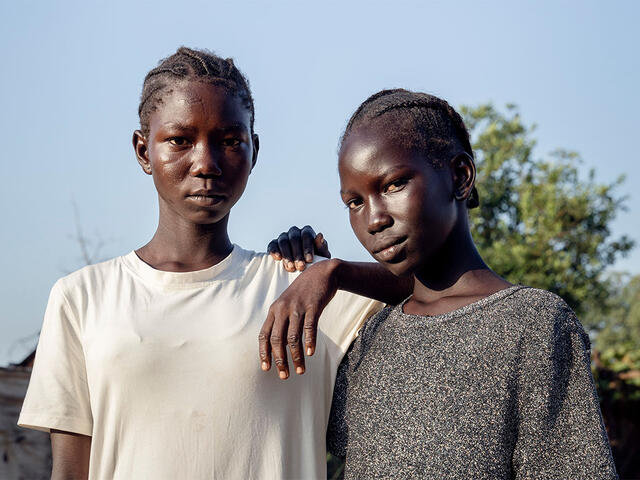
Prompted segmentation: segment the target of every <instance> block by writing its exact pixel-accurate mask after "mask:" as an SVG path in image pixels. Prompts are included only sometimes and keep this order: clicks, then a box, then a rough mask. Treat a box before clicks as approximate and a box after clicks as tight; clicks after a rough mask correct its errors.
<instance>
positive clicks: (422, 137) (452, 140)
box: [340, 88, 479, 208]
mask: <svg viewBox="0 0 640 480" xmlns="http://www.w3.org/2000/svg"><path fill="white" fill-rule="evenodd" d="M372 122H376V123H382V124H383V126H384V131H385V132H388V135H390V136H392V137H393V138H394V141H397V142H398V143H400V144H401V145H403V146H404V147H407V148H411V149H416V150H419V151H423V152H424V153H425V154H426V156H427V157H428V158H429V159H430V161H431V162H432V164H433V165H434V166H436V167H442V165H443V164H442V161H441V159H442V158H443V157H445V156H447V155H451V154H455V153H456V152H455V151H456V150H457V151H460V149H462V150H463V151H464V152H466V153H467V154H468V155H469V156H470V157H471V158H474V156H473V149H472V148H471V142H470V140H469V132H468V131H467V127H466V126H465V125H464V121H463V120H462V117H461V116H460V114H459V113H458V112H456V111H455V110H454V109H453V107H451V105H449V104H448V103H447V102H446V101H445V100H442V99H441V98H438V97H435V96H433V95H429V94H426V93H420V92H412V91H409V90H405V89H401V88H397V89H390V90H381V91H380V92H377V93H374V94H373V95H371V96H370V97H369V98H367V99H366V100H365V101H364V102H362V104H361V105H360V106H359V107H358V108H357V110H356V111H355V112H354V114H353V115H352V116H351V118H350V119H349V122H348V123H347V126H346V128H345V130H344V133H343V134H342V138H341V139H340V149H342V146H343V145H344V142H345V140H346V138H347V137H348V136H349V134H350V133H351V132H352V131H353V130H354V129H356V128H357V127H360V126H362V125H365V124H370V123H372ZM478 205H479V198H478V191H477V190H476V187H475V186H474V187H473V189H472V191H471V194H470V196H469V198H468V199H467V207H468V208H475V207H477V206H478Z"/></svg>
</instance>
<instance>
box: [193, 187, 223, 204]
mask: <svg viewBox="0 0 640 480" xmlns="http://www.w3.org/2000/svg"><path fill="white" fill-rule="evenodd" d="M187 198H188V199H189V200H190V201H192V202H195V203H197V204H199V205H203V206H212V205H217V204H218V203H220V202H222V201H223V200H225V199H226V198H227V195H226V194H225V193H222V192H220V191H217V190H206V189H201V190H196V191H194V192H191V193H189V194H188V195H187Z"/></svg>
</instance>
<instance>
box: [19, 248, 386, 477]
mask: <svg viewBox="0 0 640 480" xmlns="http://www.w3.org/2000/svg"><path fill="white" fill-rule="evenodd" d="M295 277H296V274H290V273H288V272H286V271H285V270H284V268H283V267H282V262H274V261H273V260H272V259H271V258H270V257H269V256H268V255H266V254H263V253H255V252H250V251H246V250H243V249H242V248H240V247H238V246H235V247H234V249H233V252H232V253H231V254H230V255H229V256H228V257H227V258H226V259H224V260H223V261H222V262H220V263H219V264H217V265H214V266H213V267H210V268H207V269H205V270H199V271H196V272H186V273H175V272H164V271H159V270H155V269H153V268H152V267H150V266H149V265H147V264H146V263H144V262H143V261H141V260H140V259H139V258H138V257H137V255H136V254H135V253H134V252H131V253H129V254H128V255H126V256H123V257H118V258H115V259H113V260H109V261H107V262H104V263H101V264H98V265H93V266H89V267H85V268H83V269H81V270H79V271H77V272H75V273H72V274H71V275H69V276H67V277H64V278H62V279H60V280H58V282H56V284H55V285H54V286H53V289H52V291H51V296H50V298H49V304H48V306H47V311H46V314H45V318H44V324H43V327H42V332H41V334H40V341H39V344H38V349H37V352H36V359H35V365H34V368H33V373H32V376H31V382H30V384H29V389H28V392H27V396H26V398H25V401H24V405H23V407H22V412H21V414H20V419H19V421H18V423H19V425H21V426H24V427H30V428H36V429H40V430H45V431H48V430H49V429H58V430H65V431H69V432H76V433H81V434H83V435H90V436H91V437H92V442H91V460H90V468H89V470H90V472H89V478H91V479H112V478H113V479H127V480H129V479H146V478H149V479H172V480H175V479H210V478H219V479H251V478H256V479H276V478H305V479H306V478H326V464H325V433H326V426H327V421H328V416H329V411H330V408H331V398H332V392H333V384H334V380H335V374H336V369H337V367H338V365H339V363H340V361H341V359H342V356H343V354H344V352H345V351H346V350H347V348H348V346H349V344H350V342H351V341H352V339H353V338H354V336H355V334H356V332H357V330H358V328H359V326H360V325H361V324H362V323H363V322H364V320H365V319H366V318H367V317H368V316H370V315H371V314H372V313H373V312H375V311H377V310H379V309H380V308H381V306H382V305H381V304H379V303H378V302H375V301H373V300H370V299H366V298H363V297H360V296H357V295H353V294H350V293H347V292H342V291H340V292H338V293H337V294H336V296H335V298H334V299H333V300H332V301H331V302H330V303H329V305H328V306H327V308H326V309H325V311H324V313H323V315H322V317H321V319H320V322H319V329H318V343H317V349H316V353H315V354H314V356H313V357H310V358H307V359H306V361H307V370H306V373H305V374H304V375H302V376H299V375H296V374H295V373H293V372H294V369H293V366H292V364H290V370H291V372H292V375H291V376H290V378H289V379H288V380H286V381H282V380H280V379H279V378H278V374H277V370H276V369H275V368H273V369H272V370H271V371H270V372H266V373H265V372H263V371H262V370H261V369H260V361H259V356H258V340H257V338H258V332H259V331H260V328H261V326H262V323H263V322H264V320H265V318H266V315H267V311H268V308H269V306H270V305H271V303H272V302H273V301H274V300H275V299H276V298H277V297H278V296H279V294H280V293H281V292H282V291H283V290H284V289H285V288H286V287H287V286H288V285H289V284H290V283H291V282H292V281H293V279H294V278H295Z"/></svg>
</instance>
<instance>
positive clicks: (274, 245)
mask: <svg viewBox="0 0 640 480" xmlns="http://www.w3.org/2000/svg"><path fill="white" fill-rule="evenodd" d="M267 252H268V253H269V255H271V258H273V259H274V260H282V254H281V253H280V247H279V246H278V240H271V241H270V242H269V245H267Z"/></svg>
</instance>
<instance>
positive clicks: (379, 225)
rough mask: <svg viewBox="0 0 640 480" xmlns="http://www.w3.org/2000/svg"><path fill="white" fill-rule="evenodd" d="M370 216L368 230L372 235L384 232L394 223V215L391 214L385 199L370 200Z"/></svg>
mask: <svg viewBox="0 0 640 480" xmlns="http://www.w3.org/2000/svg"><path fill="white" fill-rule="evenodd" d="M368 210H369V218H368V224H367V230H368V232H369V233H370V234H371V235H374V234H376V233H379V232H382V231H383V230H385V229H387V228H389V227H390V226H391V225H393V217H392V216H391V215H389V212H388V211H387V208H386V205H385V203H384V201H382V200H380V199H371V200H370V201H369V209H368Z"/></svg>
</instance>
